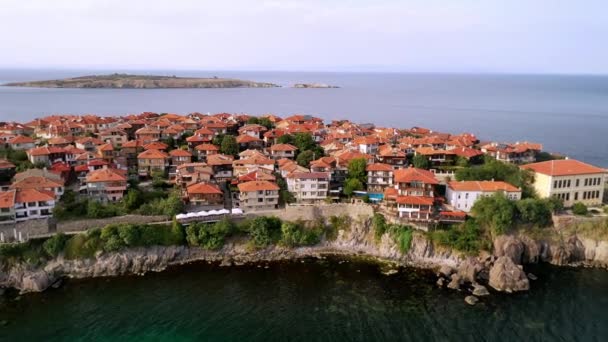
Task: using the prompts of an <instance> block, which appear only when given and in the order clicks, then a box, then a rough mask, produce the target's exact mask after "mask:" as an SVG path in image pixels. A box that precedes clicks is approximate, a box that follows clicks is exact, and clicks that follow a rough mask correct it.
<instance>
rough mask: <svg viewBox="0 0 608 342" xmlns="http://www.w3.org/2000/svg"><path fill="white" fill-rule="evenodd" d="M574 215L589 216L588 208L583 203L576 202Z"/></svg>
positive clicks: (573, 210) (573, 208) (573, 209)
mask: <svg viewBox="0 0 608 342" xmlns="http://www.w3.org/2000/svg"><path fill="white" fill-rule="evenodd" d="M572 213H574V215H581V216H583V215H587V206H586V205H585V204H584V203H582V202H576V203H574V205H573V206H572Z"/></svg>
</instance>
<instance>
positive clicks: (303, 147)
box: [293, 133, 317, 152]
mask: <svg viewBox="0 0 608 342" xmlns="http://www.w3.org/2000/svg"><path fill="white" fill-rule="evenodd" d="M293 143H294V145H295V146H296V147H297V148H298V150H299V151H300V152H302V151H307V150H312V149H314V148H315V147H317V143H316V142H315V140H314V139H313V137H312V134H310V133H296V134H295V136H294V141H293Z"/></svg>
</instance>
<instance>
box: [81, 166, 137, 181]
mask: <svg viewBox="0 0 608 342" xmlns="http://www.w3.org/2000/svg"><path fill="white" fill-rule="evenodd" d="M126 181H127V178H126V177H125V176H123V175H121V174H120V171H119V170H114V169H101V170H95V171H91V172H89V174H87V183H100V182H126Z"/></svg>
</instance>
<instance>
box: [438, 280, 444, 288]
mask: <svg viewBox="0 0 608 342" xmlns="http://www.w3.org/2000/svg"><path fill="white" fill-rule="evenodd" d="M444 285H445V279H443V278H439V279H437V286H439V287H443V286H444Z"/></svg>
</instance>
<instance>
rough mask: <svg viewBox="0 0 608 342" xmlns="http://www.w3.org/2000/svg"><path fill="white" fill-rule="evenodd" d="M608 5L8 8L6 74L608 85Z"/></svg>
mask: <svg viewBox="0 0 608 342" xmlns="http://www.w3.org/2000/svg"><path fill="white" fill-rule="evenodd" d="M607 42H608V1H606V0H577V1H573V0H443V1H440V0H401V1H398V0H374V1H372V0H369V1H363V0H298V1H295V0H267V1H264V0H259V1H258V0H215V1H206V0H171V1H163V0H53V1H49V0H0V67H2V68H93V69H97V68H98V69H110V68H121V69H171V70H293V71H381V72H500V73H566V74H579V73H584V74H608V43H607Z"/></svg>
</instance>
